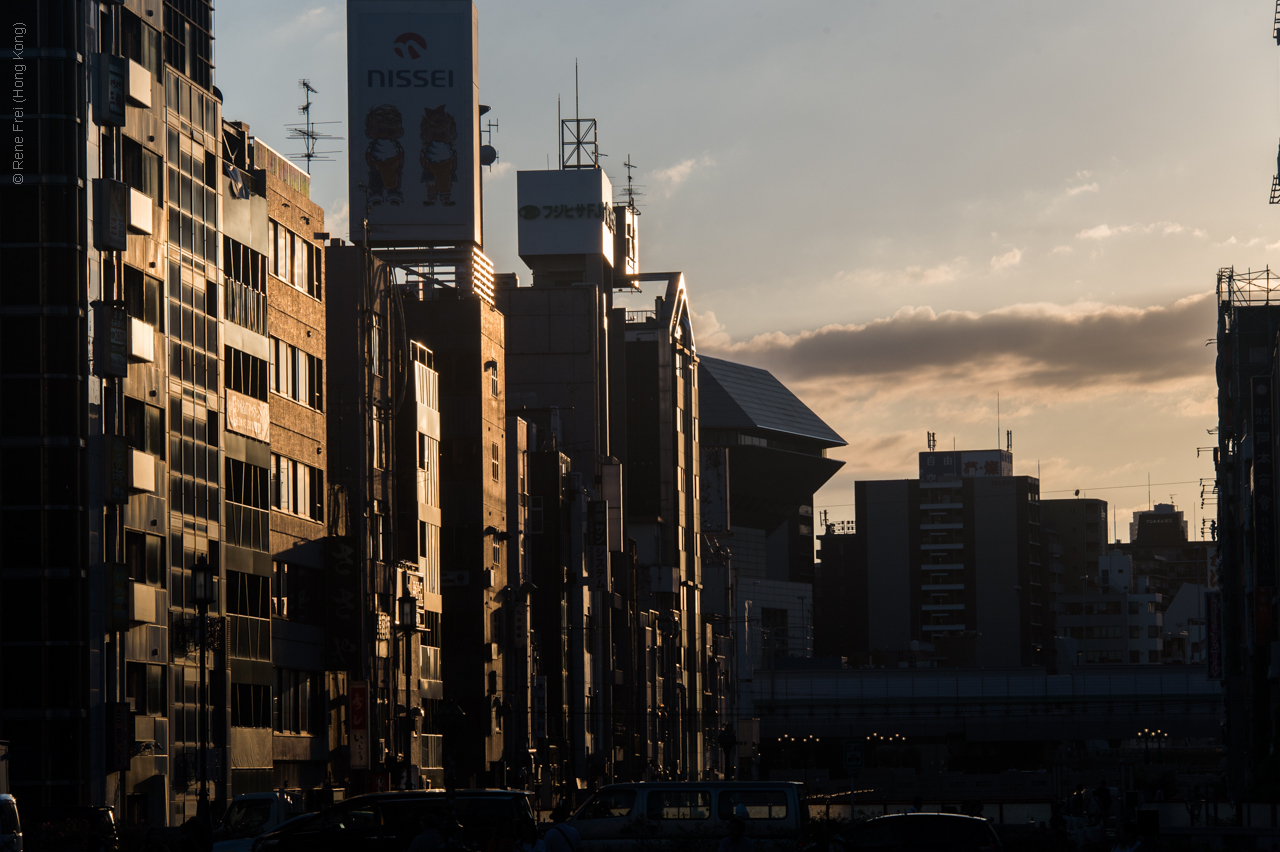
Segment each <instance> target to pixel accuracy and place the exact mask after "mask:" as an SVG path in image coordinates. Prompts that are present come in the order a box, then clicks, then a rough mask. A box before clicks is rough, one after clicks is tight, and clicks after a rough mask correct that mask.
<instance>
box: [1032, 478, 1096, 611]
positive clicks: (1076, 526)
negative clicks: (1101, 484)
mask: <svg viewBox="0 0 1280 852" xmlns="http://www.w3.org/2000/svg"><path fill="white" fill-rule="evenodd" d="M1040 531H1041V534H1042V536H1043V542H1042V543H1043V544H1044V545H1045V546H1046V547H1048V548H1049V549H1050V552H1049V553H1047V554H1046V555H1045V556H1046V559H1047V560H1048V563H1049V565H1048V568H1049V573H1050V575H1051V576H1050V582H1051V583H1058V584H1061V585H1062V588H1061V589H1051V592H1054V593H1058V592H1060V593H1066V594H1081V593H1083V592H1085V591H1088V586H1087V584H1088V582H1089V578H1096V577H1097V576H1098V560H1099V558H1101V556H1102V555H1103V554H1104V553H1106V552H1107V542H1108V541H1109V540H1110V535H1109V534H1110V527H1109V526H1108V521H1107V501H1105V500H1097V499H1094V498H1080V497H1076V498H1070V497H1068V498H1066V499H1057V500H1041V501H1040Z"/></svg>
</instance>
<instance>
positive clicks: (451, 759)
mask: <svg viewBox="0 0 1280 852" xmlns="http://www.w3.org/2000/svg"><path fill="white" fill-rule="evenodd" d="M436 719H437V720H438V721H439V723H440V733H442V734H444V797H445V803H446V804H445V806H446V807H447V808H448V812H447V814H446V817H445V820H444V824H443V825H441V826H440V828H441V831H440V833H441V834H442V835H444V848H445V849H448V850H456V849H459V848H461V846H462V837H461V834H462V826H461V825H460V824H459V823H458V797H457V792H458V778H457V773H456V769H457V763H456V760H455V757H456V753H457V745H456V743H457V741H458V739H459V738H460V737H462V736H464V735H465V733H466V730H465V728H466V721H467V714H466V713H465V712H463V710H462V708H461V707H459V706H458V705H457V704H456V703H455V702H454V701H453V700H452V699H448V698H446V699H444V700H443V701H441V702H440V709H439V710H438V711H437V713H436Z"/></svg>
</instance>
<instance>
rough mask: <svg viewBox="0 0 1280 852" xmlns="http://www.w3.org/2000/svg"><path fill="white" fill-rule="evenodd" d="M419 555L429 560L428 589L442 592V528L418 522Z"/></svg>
mask: <svg viewBox="0 0 1280 852" xmlns="http://www.w3.org/2000/svg"><path fill="white" fill-rule="evenodd" d="M418 556H419V557H421V558H424V559H426V560H427V571H426V580H425V583H426V591H428V592H430V593H431V594H433V595H438V594H440V528H439V527H438V526H436V525H435V524H429V523H427V522H426V521H419V522H418Z"/></svg>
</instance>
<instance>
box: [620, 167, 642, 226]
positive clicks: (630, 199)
mask: <svg viewBox="0 0 1280 852" xmlns="http://www.w3.org/2000/svg"><path fill="white" fill-rule="evenodd" d="M622 165H623V166H625V167H626V169H627V188H626V190H625V192H626V193H627V207H629V208H631V211H632V212H633V213H635V214H636V215H637V216H639V215H640V210H639V208H637V207H636V196H637V195H644V193H643V192H640V191H639V190H637V189H636V187H635V184H633V183H632V182H631V181H632V178H631V170H632V169H634V168H636V166H635V164H634V163H632V162H631V155H630V154H628V155H627V161H626V162H625V163H623V164H622Z"/></svg>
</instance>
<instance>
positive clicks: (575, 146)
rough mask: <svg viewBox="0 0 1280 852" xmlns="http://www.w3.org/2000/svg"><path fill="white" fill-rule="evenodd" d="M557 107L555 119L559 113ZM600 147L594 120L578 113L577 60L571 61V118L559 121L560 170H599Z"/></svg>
mask: <svg viewBox="0 0 1280 852" xmlns="http://www.w3.org/2000/svg"><path fill="white" fill-rule="evenodd" d="M559 111H560V110H559V108H558V107H557V109H556V112H557V117H558V113H559ZM600 156H601V154H600V147H599V140H598V137H597V134H596V120H595V119H594V118H582V117H581V115H580V114H579V112H578V60H576V59H575V60H573V118H561V119H560V168H562V169H598V168H600Z"/></svg>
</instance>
